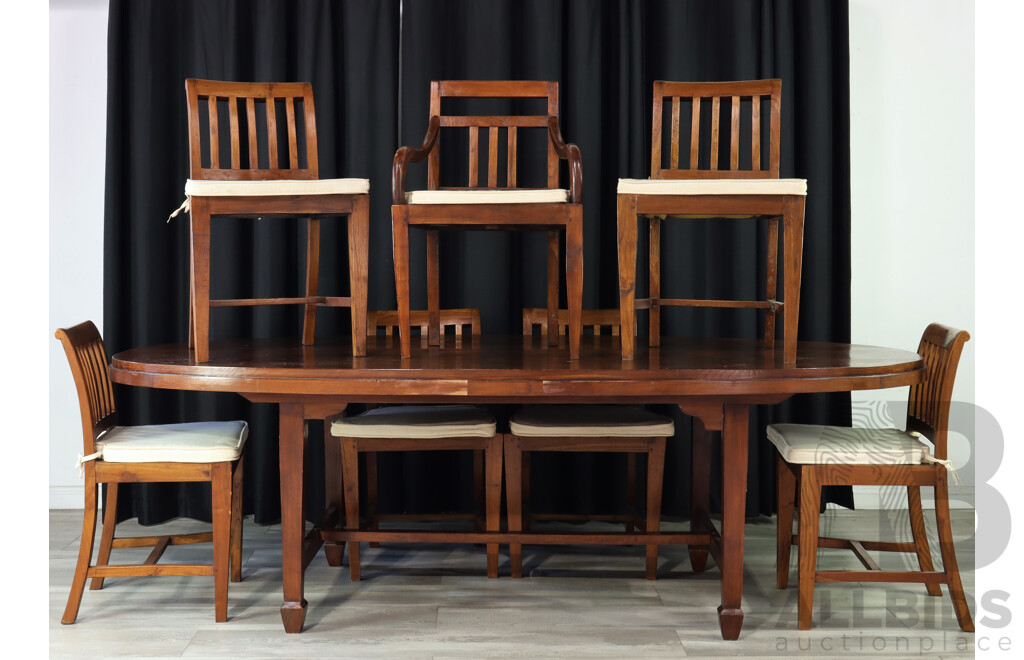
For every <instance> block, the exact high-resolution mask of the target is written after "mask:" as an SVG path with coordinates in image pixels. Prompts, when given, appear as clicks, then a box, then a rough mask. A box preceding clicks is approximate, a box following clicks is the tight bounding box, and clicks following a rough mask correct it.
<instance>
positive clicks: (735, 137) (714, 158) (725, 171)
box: [651, 79, 782, 179]
mask: <svg viewBox="0 0 1024 660" xmlns="http://www.w3.org/2000/svg"><path fill="white" fill-rule="evenodd" d="M666 102H669V103H670V104H671V110H670V111H669V114H668V116H669V122H668V124H669V125H668V130H667V134H668V135H669V136H670V138H669V142H668V153H669V158H668V165H667V166H666V164H665V163H664V161H663V156H662V150H663V142H664V140H663V135H665V134H666V132H665V131H663V117H665V116H666V113H665V105H666ZM781 104H782V81H781V80H777V79H775V80H748V81H741V82H709V83H690V82H667V81H663V80H659V81H656V82H655V83H654V109H653V118H652V120H651V178H652V179H704V178H715V179H744V178H753V179H777V178H779V149H780V144H779V139H780V134H781V128H780V127H781V121H782V120H781V116H780V110H781ZM723 105H724V106H726V108H727V110H726V109H724V108H723V107H722V106H723ZM709 115H710V116H709ZM725 115H728V117H729V121H728V126H727V128H726V129H724V130H723V128H722V123H723V121H722V119H723V116H725ZM748 118H749V119H748ZM686 121H688V122H689V127H690V130H689V131H688V133H689V136H690V138H689V144H688V145H681V144H680V140H681V138H680V133H683V134H684V135H685V134H686V133H687V131H686V130H685V129H683V130H680V125H681V124H682V125H684V126H685V122H686ZM766 128H767V133H768V145H767V146H768V154H767V158H764V157H763V156H764V155H765V154H764V153H763V151H764V147H765V145H764V140H763V139H762V135H764V134H765V132H766V131H765V129H766ZM744 135H747V136H749V137H748V138H747V139H742V140H741V137H742V136H744ZM684 139H685V138H684ZM726 139H728V144H729V149H728V161H726V160H725V157H723V156H722V154H721V151H722V149H723V148H724V145H725V144H726ZM687 146H688V147H689V149H687V148H686V147H687ZM702 147H703V148H702ZM680 150H682V153H683V162H682V164H680ZM687 152H688V154H689V155H688V156H687ZM747 163H749V166H748V165H747ZM741 167H742V168H743V169H741Z"/></svg>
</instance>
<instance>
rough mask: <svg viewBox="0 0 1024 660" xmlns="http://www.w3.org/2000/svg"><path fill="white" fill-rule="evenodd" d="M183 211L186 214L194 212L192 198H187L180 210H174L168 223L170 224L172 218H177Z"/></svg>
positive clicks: (168, 218) (168, 217)
mask: <svg viewBox="0 0 1024 660" xmlns="http://www.w3.org/2000/svg"><path fill="white" fill-rule="evenodd" d="M182 211H184V212H185V213H189V212H191V211H192V198H191V197H186V198H185V201H184V202H182V203H181V206H179V207H178V208H176V209H174V213H172V214H170V215H169V216H167V222H170V221H171V218H174V217H177V215H178V214H179V213H181V212H182Z"/></svg>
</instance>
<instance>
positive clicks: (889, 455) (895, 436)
mask: <svg viewBox="0 0 1024 660" xmlns="http://www.w3.org/2000/svg"><path fill="white" fill-rule="evenodd" d="M768 439H769V440H770V441H771V443H772V444H773V445H775V446H776V447H777V448H778V450H779V453H780V454H781V455H782V458H783V460H785V461H786V462H788V463H796V464H800V465H824V464H831V465H835V464H842V465H862V464H866V465H916V464H918V463H923V462H924V461H925V456H931V446H930V445H928V444H927V443H925V442H924V441H922V440H920V439H919V438H917V437H916V436H913V435H911V434H909V433H906V432H905V431H900V430H898V429H858V428H845V427H841V426H820V425H816V424H771V425H769V426H768Z"/></svg>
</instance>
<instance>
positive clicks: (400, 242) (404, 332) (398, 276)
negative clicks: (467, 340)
mask: <svg viewBox="0 0 1024 660" xmlns="http://www.w3.org/2000/svg"><path fill="white" fill-rule="evenodd" d="M391 242H392V250H393V255H394V261H395V296H396V301H397V303H398V332H399V339H400V343H401V347H402V358H410V357H412V329H411V328H410V327H409V213H408V210H407V209H405V207H402V206H392V207H391ZM346 492H348V491H347V490H346Z"/></svg>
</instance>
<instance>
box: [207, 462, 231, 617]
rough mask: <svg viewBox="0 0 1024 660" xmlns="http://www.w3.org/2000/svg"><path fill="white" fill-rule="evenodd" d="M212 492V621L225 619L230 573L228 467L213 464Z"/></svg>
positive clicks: (229, 485) (221, 464)
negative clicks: (213, 612)
mask: <svg viewBox="0 0 1024 660" xmlns="http://www.w3.org/2000/svg"><path fill="white" fill-rule="evenodd" d="M211 476H212V479H211V481H212V491H213V593H214V610H215V620H216V621H217V622H218V623H220V622H223V621H227V620H228V574H229V573H230V572H231V569H230V564H231V555H230V550H229V546H230V545H231V499H232V497H231V464H230V463H215V464H214V465H213V469H212V475H211Z"/></svg>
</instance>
